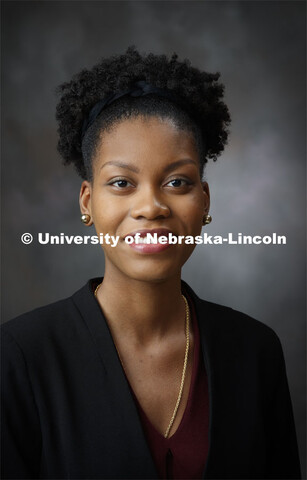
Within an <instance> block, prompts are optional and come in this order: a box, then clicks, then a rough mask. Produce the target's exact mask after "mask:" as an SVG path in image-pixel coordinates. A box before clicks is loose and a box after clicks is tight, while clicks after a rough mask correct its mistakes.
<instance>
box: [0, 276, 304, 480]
mask: <svg viewBox="0 0 307 480" xmlns="http://www.w3.org/2000/svg"><path fill="white" fill-rule="evenodd" d="M182 288H183V291H186V292H187V293H188V294H189V295H190V296H191V297H192V299H193V302H194V304H195V308H196V314H197V319H198V323H199V328H200V335H201V346H202V351H203V356H204V361H205V365H206V369H207V373H208V381H209V395H210V428H209V443H210V447H209V454H208V460H207V464H206V468H205V471H204V475H203V478H206V479H210V478H211V479H214V478H218V479H249V478H254V479H256V478H257V479H269V478H276V479H277V478H278V479H281V478H287V479H290V478H291V479H294V478H300V467H299V458H298V449H297V442H296V435H295V428H294V421H293V414H292V407H291V400H290V395H289V389H288V384H287V378H286V370H285V363H284V357H283V353H282V348H281V344H280V341H279V340H278V337H277V336H276V334H275V333H274V332H273V330H271V328H269V327H267V326H265V325H264V324H262V323H260V322H258V321H256V320H254V319H252V318H250V317H248V316H247V315H244V314H242V313H239V312H237V311H234V310H232V309H230V308H227V307H223V306H220V305H215V304H213V303H209V302H206V301H204V300H201V299H199V298H198V297H197V295H196V294H195V293H194V292H193V290H192V289H191V288H190V287H189V286H188V285H187V284H186V283H185V282H182ZM2 340H3V347H2V362H1V364H2V387H3V400H2V423H3V425H2V435H3V439H2V448H3V452H2V478H3V479H4V478H22V479H25V478H50V479H51V478H52V479H60V478H61V479H66V478H67V479H68V478H70V479H79V478H84V479H85V478H87V479H134V480H135V479H156V478H158V475H157V472H156V468H155V465H154V462H153V459H152V457H151V453H150V450H149V448H148V445H147V442H146V439H145V437H144V433H143V430H142V425H141V422H140V419H139V416H138V412H137V409H136V406H135V403H134V400H133V397H132V395H131V392H130V389H129V385H128V383H127V380H126V377H125V375H124V373H123V370H122V367H121V363H120V361H119V358H118V356H117V352H116V349H115V346H114V343H113V340H112V337H111V334H110V331H109V329H108V326H107V323H106V321H105V319H104V317H103V315H102V313H101V309H100V307H99V305H98V302H97V301H96V299H95V297H94V295H93V292H92V288H91V281H89V282H88V283H87V284H86V285H85V286H84V287H83V288H81V289H80V290H79V291H78V292H76V293H75V294H74V295H73V296H71V297H70V298H68V299H66V300H62V301H59V302H56V303H54V304H51V305H48V306H46V307H43V308H39V309H36V310H34V311H32V312H30V313H27V314H24V315H21V316H20V317H18V318H16V319H14V320H11V321H9V322H7V323H5V324H4V325H3V327H2Z"/></svg>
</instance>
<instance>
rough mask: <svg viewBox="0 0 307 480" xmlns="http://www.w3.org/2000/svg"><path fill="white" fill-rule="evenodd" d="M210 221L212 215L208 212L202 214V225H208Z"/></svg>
mask: <svg viewBox="0 0 307 480" xmlns="http://www.w3.org/2000/svg"><path fill="white" fill-rule="evenodd" d="M211 222H212V217H211V215H209V213H207V214H206V215H204V216H203V225H208V224H209V223H211Z"/></svg>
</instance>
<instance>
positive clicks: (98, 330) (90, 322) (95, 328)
mask: <svg viewBox="0 0 307 480" xmlns="http://www.w3.org/2000/svg"><path fill="white" fill-rule="evenodd" d="M102 281H103V277H96V278H93V279H90V280H89V281H88V282H87V284H86V285H85V286H84V287H83V288H81V289H80V290H79V291H77V292H76V293H75V294H74V295H73V297H72V299H73V301H74V303H75V305H76V307H77V308H78V310H79V311H80V313H81V316H82V318H83V320H84V322H85V324H86V326H87V328H88V330H89V331H90V333H91V336H92V339H93V342H94V344H95V345H96V348H97V352H98V354H99V357H100V360H101V363H102V368H103V371H104V374H105V376H106V378H107V380H108V382H109V387H110V388H111V389H112V391H113V401H114V402H115V403H116V404H117V406H118V409H119V411H120V409H121V408H122V406H123V404H122V398H125V404H124V406H125V412H124V413H122V416H124V419H125V422H126V423H127V424H128V423H129V425H130V435H131V438H129V442H130V445H129V447H131V448H133V445H135V446H136V445H137V448H138V449H139V453H140V458H142V460H143V465H144V468H145V469H146V471H145V470H144V478H154V477H155V476H156V478H159V477H158V474H157V470H156V467H155V465H154V462H153V459H152V456H151V453H150V450H149V446H148V443H147V440H146V437H145V434H144V431H143V428H142V424H141V420H140V417H139V413H138V410H137V406H136V403H135V400H134V398H133V394H132V392H131V388H130V386H129V383H128V381H127V378H126V376H125V374H124V372H123V368H122V365H121V362H120V359H119V356H118V353H117V350H116V347H115V344H114V341H113V337H112V335H111V331H110V329H109V326H108V324H107V321H106V319H105V317H104V314H103V312H102V310H101V308H100V306H99V303H98V301H97V299H96V298H95V296H94V290H95V288H96V286H97V285H98V283H101V282H102ZM181 285H182V290H184V291H186V292H187V293H188V295H189V296H190V297H191V299H192V300H193V304H194V306H195V315H196V318H197V319H198V318H201V317H202V316H203V315H204V311H203V306H202V304H201V302H202V300H201V299H199V298H198V296H197V295H196V294H195V292H194V291H193V290H192V289H191V287H189V285H188V284H187V283H186V282H184V281H183V280H181ZM93 286H94V290H93ZM205 303H206V306H207V308H208V312H207V313H208V315H206V317H207V318H206V319H204V318H202V320H204V321H201V322H199V321H198V328H199V333H200V348H201V350H202V355H203V360H204V364H205V369H206V371H207V377H208V389H209V451H208V456H207V463H206V466H205V470H204V474H203V478H206V472H207V471H208V466H209V462H210V458H211V450H212V434H213V428H212V425H213V413H214V411H215V410H213V409H212V403H213V401H212V396H213V389H214V387H213V382H214V377H212V366H211V363H212V359H211V357H212V355H213V352H212V351H211V350H212V349H211V347H210V345H211V344H212V342H213V338H212V335H213V334H214V331H213V330H212V327H213V324H214V318H212V319H210V314H211V307H210V305H211V304H210V302H205ZM213 317H214V315H213ZM207 320H208V321H209V324H208V322H207ZM178 428H179V427H178ZM177 430H178V429H177ZM177 430H176V432H177ZM176 432H175V433H176ZM170 438H172V437H170ZM140 445H142V448H140ZM146 475H147V477H146ZM148 475H151V476H148Z"/></svg>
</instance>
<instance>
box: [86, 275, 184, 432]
mask: <svg viewBox="0 0 307 480" xmlns="http://www.w3.org/2000/svg"><path fill="white" fill-rule="evenodd" d="M100 285H101V283H99V284H98V285H97V287H96V288H95V291H94V295H95V297H96V298H97V292H98V290H99V287H100ZM181 296H182V298H183V300H184V303H185V332H186V347H185V355H184V362H183V369H182V376H181V383H180V389H179V394H178V398H177V402H176V405H175V408H174V411H173V415H172V418H171V420H170V422H169V425H168V427H167V429H166V432H165V434H164V438H168V436H169V433H170V431H171V428H172V426H173V423H174V421H175V418H176V415H177V412H178V409H179V405H180V402H181V398H182V393H183V388H184V382H185V376H186V370H187V364H188V359H189V348H190V310H189V304H188V301H187V299H186V298H185V296H184V295H182V294H181ZM114 344H115V343H114ZM115 348H116V350H117V347H116V345H115ZM117 353H118V356H119V359H120V362H121V364H122V367H123V369H124V370H125V368H124V365H123V362H122V359H121V357H120V354H119V351H118V350H117Z"/></svg>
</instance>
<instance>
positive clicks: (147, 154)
mask: <svg viewBox="0 0 307 480" xmlns="http://www.w3.org/2000/svg"><path fill="white" fill-rule="evenodd" d="M80 206H81V211H82V213H88V214H89V215H90V216H91V218H92V221H93V223H94V225H95V229H96V232H97V234H98V235H99V234H104V236H105V235H106V234H107V233H108V234H109V235H113V236H114V237H116V236H119V238H120V239H119V242H118V244H117V246H116V247H112V246H111V245H103V250H104V252H105V262H106V264H105V275H107V274H111V273H112V272H113V274H117V275H118V274H120V275H124V276H126V277H129V278H131V279H135V280H140V281H147V282H159V281H163V280H166V279H167V278H170V277H172V276H174V275H177V274H179V275H180V272H181V268H182V266H183V264H184V263H185V262H186V260H187V259H188V258H189V256H190V255H191V253H192V251H193V250H194V248H195V245H193V244H192V245H189V244H185V243H184V242H183V243H182V244H181V245H180V244H178V243H177V244H173V245H167V246H166V248H164V247H165V245H164V247H162V248H163V249H162V248H160V247H159V246H149V247H148V246H146V247H144V246H138V247H136V246H135V244H132V245H128V244H127V243H126V242H125V240H124V238H125V236H126V235H128V234H133V235H135V233H136V232H138V231H140V232H141V231H142V230H144V229H157V228H165V229H167V230H166V231H165V233H164V235H165V234H166V235H167V233H168V230H169V231H171V232H172V233H173V235H176V236H179V235H182V236H186V235H193V236H196V235H199V234H200V232H201V228H202V219H203V216H204V214H205V213H207V212H208V210H209V190H208V185H207V183H206V182H201V178H200V173H199V155H198V152H197V149H196V146H195V142H194V139H193V136H192V134H191V133H188V132H185V131H183V130H179V129H178V128H177V127H175V126H174V124H173V123H172V122H171V121H169V120H161V119H158V118H156V117H150V118H144V117H136V118H132V119H128V120H123V121H121V122H120V123H118V124H116V125H115V126H114V127H113V128H112V129H111V130H110V131H109V132H104V133H103V134H102V137H101V142H100V145H99V146H98V148H97V152H96V154H95V158H94V161H93V181H92V182H91V183H90V182H88V181H84V182H83V183H82V186H81V192H80ZM143 235H144V233H143ZM148 250H149V251H148Z"/></svg>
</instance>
